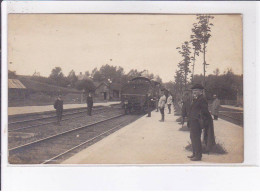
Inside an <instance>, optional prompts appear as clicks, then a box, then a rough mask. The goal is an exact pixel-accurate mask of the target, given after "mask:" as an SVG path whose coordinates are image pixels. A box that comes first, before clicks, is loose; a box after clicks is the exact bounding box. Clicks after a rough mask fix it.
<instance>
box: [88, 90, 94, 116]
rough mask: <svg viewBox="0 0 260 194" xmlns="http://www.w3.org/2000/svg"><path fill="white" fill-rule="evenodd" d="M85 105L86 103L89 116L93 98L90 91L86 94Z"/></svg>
mask: <svg viewBox="0 0 260 194" xmlns="http://www.w3.org/2000/svg"><path fill="white" fill-rule="evenodd" d="M87 105H88V115H89V116H91V112H92V108H93V98H92V95H91V93H89V94H88V97H87Z"/></svg>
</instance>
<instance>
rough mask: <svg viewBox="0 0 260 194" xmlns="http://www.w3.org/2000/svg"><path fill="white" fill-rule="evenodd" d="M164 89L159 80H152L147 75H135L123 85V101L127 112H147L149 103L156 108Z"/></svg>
mask: <svg viewBox="0 0 260 194" xmlns="http://www.w3.org/2000/svg"><path fill="white" fill-rule="evenodd" d="M161 90H162V86H161V84H160V83H159V82H156V81H154V80H150V79H148V78H146V77H135V78H133V79H132V80H130V81H129V82H128V83H127V84H125V85H124V86H123V87H122V90H121V103H122V106H123V108H124V110H125V113H126V114H128V113H132V112H144V113H145V112H146V111H147V108H148V100H150V101H151V104H150V105H149V106H150V107H151V108H155V106H156V100H158V98H159V96H160V94H161V92H163V91H161Z"/></svg>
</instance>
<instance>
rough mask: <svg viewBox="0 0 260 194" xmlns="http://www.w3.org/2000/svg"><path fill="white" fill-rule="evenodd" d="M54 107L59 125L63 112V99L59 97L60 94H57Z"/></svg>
mask: <svg viewBox="0 0 260 194" xmlns="http://www.w3.org/2000/svg"><path fill="white" fill-rule="evenodd" d="M54 108H55V109H56V115H57V124H58V125H60V122H61V119H62V112H63V100H62V99H61V95H60V94H59V95H58V98H57V99H56V101H55V102H54Z"/></svg>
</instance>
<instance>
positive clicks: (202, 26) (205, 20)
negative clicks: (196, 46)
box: [192, 15, 214, 86]
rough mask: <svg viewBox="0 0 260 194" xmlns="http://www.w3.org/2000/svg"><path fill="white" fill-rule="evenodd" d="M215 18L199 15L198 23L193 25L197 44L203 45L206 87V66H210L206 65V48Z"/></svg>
mask: <svg viewBox="0 0 260 194" xmlns="http://www.w3.org/2000/svg"><path fill="white" fill-rule="evenodd" d="M213 18H214V17H213V16H211V15H197V20H198V22H197V23H194V24H193V29H192V32H193V33H194V34H193V38H194V39H196V42H197V43H200V45H202V53H203V75H204V79H203V85H204V86H205V76H206V66H207V65H208V64H207V63H206V48H207V43H208V41H209V38H210V37H211V34H210V32H211V26H213V24H212V23H210V22H209V21H210V19H213Z"/></svg>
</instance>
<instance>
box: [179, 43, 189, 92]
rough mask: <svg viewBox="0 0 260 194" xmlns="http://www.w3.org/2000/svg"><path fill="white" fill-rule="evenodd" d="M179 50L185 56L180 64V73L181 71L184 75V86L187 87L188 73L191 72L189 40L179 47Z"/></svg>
mask: <svg viewBox="0 0 260 194" xmlns="http://www.w3.org/2000/svg"><path fill="white" fill-rule="evenodd" d="M177 50H179V53H180V54H181V56H182V57H183V60H182V61H181V62H180V63H179V64H178V67H179V70H180V71H179V73H181V74H182V75H183V77H184V80H183V81H184V87H185V89H186V88H187V81H188V74H189V73H190V68H189V64H190V53H191V52H190V47H189V42H188V41H185V42H184V43H183V44H182V46H181V48H180V47H177Z"/></svg>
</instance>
